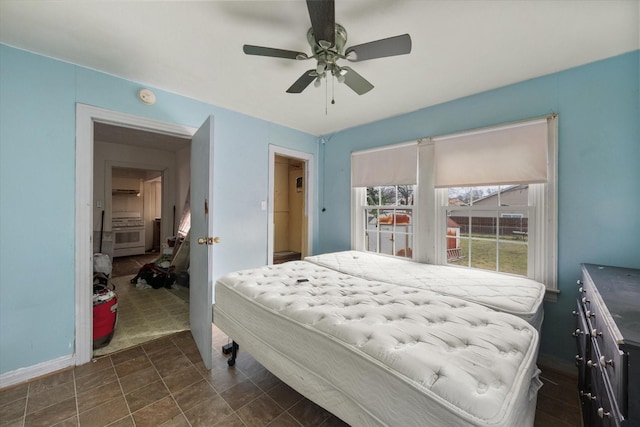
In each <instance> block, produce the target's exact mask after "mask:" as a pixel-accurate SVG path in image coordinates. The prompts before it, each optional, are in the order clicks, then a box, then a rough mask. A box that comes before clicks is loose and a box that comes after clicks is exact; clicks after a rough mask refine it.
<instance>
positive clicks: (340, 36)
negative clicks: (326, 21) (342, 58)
mask: <svg viewBox="0 0 640 427" xmlns="http://www.w3.org/2000/svg"><path fill="white" fill-rule="evenodd" d="M335 34H336V35H335V37H336V38H335V44H334V46H329V47H328V48H326V49H325V48H323V47H321V46H320V43H317V42H316V38H315V36H314V35H313V28H309V31H307V41H308V42H309V45H310V46H311V50H312V51H313V54H314V55H317V54H319V53H321V52H323V51H325V50H328V51H331V52H334V53H337V54H338V55H343V54H344V46H345V45H346V44H347V30H345V29H344V27H343V26H342V25H340V24H338V23H336V24H335Z"/></svg>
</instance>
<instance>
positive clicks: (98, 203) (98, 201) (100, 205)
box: [96, 200, 102, 209]
mask: <svg viewBox="0 0 640 427" xmlns="http://www.w3.org/2000/svg"><path fill="white" fill-rule="evenodd" d="M101 207H102V201H101V200H97V201H96V208H98V209H99V208H101Z"/></svg>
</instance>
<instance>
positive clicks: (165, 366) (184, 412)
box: [0, 327, 581, 427]
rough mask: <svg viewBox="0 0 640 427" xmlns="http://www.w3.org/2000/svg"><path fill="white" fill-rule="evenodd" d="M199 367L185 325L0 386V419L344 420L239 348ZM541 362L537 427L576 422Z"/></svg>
mask: <svg viewBox="0 0 640 427" xmlns="http://www.w3.org/2000/svg"><path fill="white" fill-rule="evenodd" d="M213 341H214V349H215V357H214V366H213V369H211V370H210V371H208V370H206V369H205V368H204V364H203V363H202V359H201V358H200V355H199V353H198V350H197V348H196V345H195V343H194V341H193V339H192V337H191V333H190V332H189V331H185V332H179V333H177V334H174V335H170V336H167V337H163V338H160V339H158V340H155V341H151V342H148V343H145V344H142V345H139V346H136V347H133V348H131V349H127V350H124V351H121V352H118V353H114V354H111V355H109V356H104V357H102V358H99V359H96V360H95V361H94V362H92V363H88V364H86V365H82V366H78V367H75V368H70V369H67V370H64V371H61V372H58V373H55V374H52V375H49V376H46V377H43V378H39V379H35V380H32V381H30V382H28V383H23V384H18V385H16V386H13V387H10V388H6V389H3V390H0V425H2V426H25V427H28V426H60V427H67V426H106V425H109V426H167V427H168V426H230V427H234V426H238V427H254V426H256V427H257V426H271V427H275V426H278V427H280V426H282V427H288V426H291V427H301V426H303V427H335V426H339V427H345V426H346V424H345V423H343V422H342V421H341V420H339V419H338V418H336V417H335V416H333V415H331V414H330V413H329V412H327V411H325V410H324V409H322V408H320V407H319V406H317V405H315V404H314V403H312V402H311V401H309V400H307V399H305V398H304V397H303V396H301V395H300V394H298V393H297V392H296V391H294V390H293V389H291V388H290V387H288V386H287V385H286V384H284V383H283V382H282V381H280V380H279V379H278V378H276V377H275V376H273V375H272V374H271V373H270V372H269V371H267V370H266V369H265V368H263V367H262V366H261V365H260V364H259V363H257V362H256V361H255V360H254V359H253V358H252V357H251V356H250V355H249V354H247V353H243V352H242V351H240V353H239V355H238V360H237V364H236V366H235V367H234V368H229V367H228V366H227V363H226V360H227V356H224V355H223V354H222V353H221V352H220V348H221V346H222V345H223V344H226V343H227V342H228V338H227V337H226V336H225V335H224V334H222V333H221V332H220V331H219V330H218V329H217V328H215V327H214V332H213ZM542 368H543V374H542V377H543V381H544V383H545V385H544V386H543V387H542V389H541V390H540V392H539V394H538V407H537V412H536V423H535V425H536V426H538V427H543V426H545V427H547V426H552V427H556V426H557V427H562V426H579V425H581V423H580V414H579V407H578V399H577V392H576V390H577V386H576V379H575V377H571V376H567V375H564V374H562V373H559V372H556V371H553V370H551V369H545V368H544V367H542Z"/></svg>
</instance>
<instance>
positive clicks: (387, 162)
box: [351, 142, 418, 187]
mask: <svg viewBox="0 0 640 427" xmlns="http://www.w3.org/2000/svg"><path fill="white" fill-rule="evenodd" d="M416 147H417V142H412V143H410V144H402V145H394V146H391V147H384V148H377V149H374V150H366V151H357V152H355V153H352V154H351V185H352V186H353V187H376V186H380V185H411V184H415V183H416V182H417V180H416V175H417V167H418V166H417V165H418V159H417V157H418V153H417V148H416Z"/></svg>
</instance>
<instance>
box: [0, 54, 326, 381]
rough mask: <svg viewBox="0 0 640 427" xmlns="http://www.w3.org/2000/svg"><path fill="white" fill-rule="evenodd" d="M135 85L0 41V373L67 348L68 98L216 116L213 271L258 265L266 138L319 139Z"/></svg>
mask: <svg viewBox="0 0 640 427" xmlns="http://www.w3.org/2000/svg"><path fill="white" fill-rule="evenodd" d="M142 87H143V85H140V84H138V83H134V82H131V81H127V80H123V79H120V78H116V77H113V76H110V75H106V74H103V73H99V72H96V71H92V70H88V69H86V68H82V67H78V66H75V65H72V64H68V63H64V62H60V61H56V60H52V59H50V58H45V57H42V56H39V55H35V54H32V53H28V52H25V51H22V50H18V49H14V48H11V47H8V46H6V45H0V374H3V373H6V372H10V371H13V370H16V369H18V368H22V367H29V366H32V365H35V364H37V363H41V362H46V361H49V360H52V359H56V358H59V357H63V356H67V355H70V354H72V353H73V351H74V340H75V293H74V292H75V276H74V274H75V270H74V262H75V246H74V242H75V218H74V216H75V115H76V110H75V109H76V103H83V104H89V105H93V106H97V107H100V108H105V109H110V110H115V111H121V112H124V113H128V114H134V115H138V116H144V117H149V118H152V119H156V120H162V121H166V122H172V123H178V124H182V125H187V126H193V127H198V126H199V125H200V124H202V122H204V120H205V119H206V117H207V116H208V115H210V114H211V115H214V116H215V119H214V120H215V124H214V126H215V150H214V158H215V160H214V173H215V183H214V189H215V194H216V199H215V200H214V218H215V222H216V223H217V224H218V225H219V227H224V231H223V232H221V235H222V236H233V238H227V239H225V251H224V256H222V254H221V257H219V258H217V259H216V263H215V268H216V271H215V272H214V275H216V276H219V275H221V274H224V273H226V272H228V271H232V270H236V269H240V268H248V267H253V266H258V265H263V264H265V263H266V259H267V212H266V211H262V210H261V209H260V201H262V200H267V199H268V146H269V144H276V145H280V146H283V147H287V148H292V149H295V150H299V151H303V152H307V153H311V154H314V155H317V154H318V143H317V138H316V137H314V136H312V135H308V134H305V133H302V132H299V131H295V130H291V129H287V128H284V127H281V126H278V125H274V124H272V123H268V122H265V121H263V120H259V119H256V118H252V117H249V116H246V115H243V114H239V113H235V112H232V111H229V110H226V109H224V108H220V107H216V106H213V105H208V104H205V103H202V102H198V101H195V100H193V99H189V98H185V97H182V96H178V95H175V94H172V93H168V92H164V91H162V90H156V89H154V92H155V93H156V96H157V102H156V104H154V105H153V106H146V105H144V104H142V103H141V102H139V101H138V99H137V95H136V94H137V92H138V90H139V89H140V88H142ZM317 179H318V178H317V176H316V177H314V180H315V182H317ZM316 187H317V184H316ZM314 236H317V226H316V230H315V231H314ZM87 286H90V284H87Z"/></svg>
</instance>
